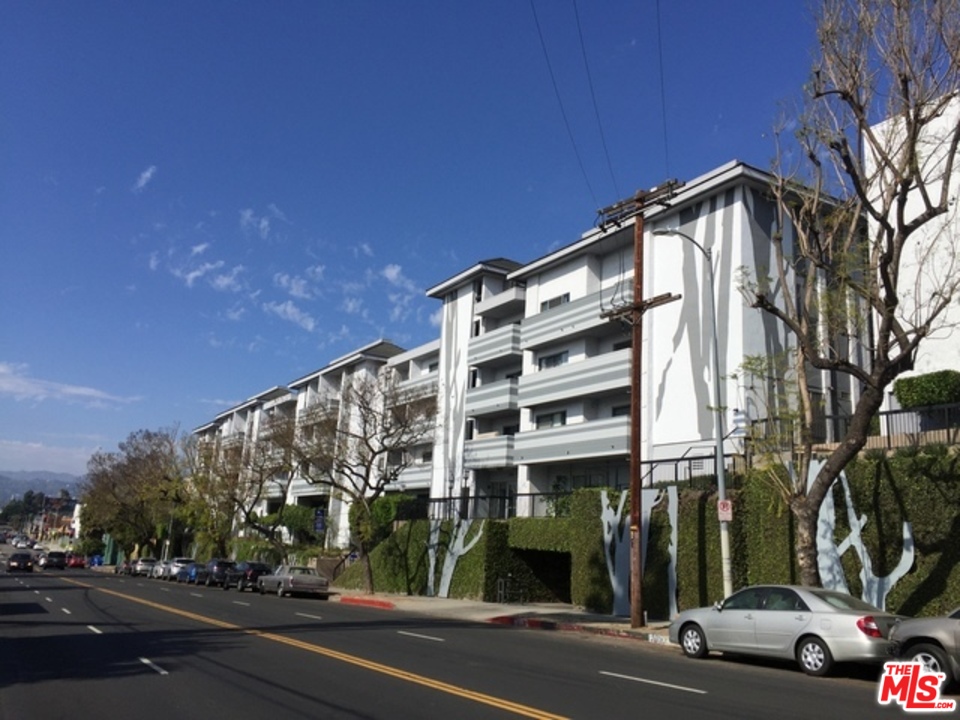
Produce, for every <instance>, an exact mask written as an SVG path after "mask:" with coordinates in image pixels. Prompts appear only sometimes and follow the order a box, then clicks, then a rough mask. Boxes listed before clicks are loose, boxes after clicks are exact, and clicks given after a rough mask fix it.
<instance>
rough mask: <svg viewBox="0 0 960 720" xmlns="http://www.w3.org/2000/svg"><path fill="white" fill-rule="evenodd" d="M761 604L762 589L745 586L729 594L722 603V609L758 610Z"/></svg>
mask: <svg viewBox="0 0 960 720" xmlns="http://www.w3.org/2000/svg"><path fill="white" fill-rule="evenodd" d="M762 604H763V590H761V589H759V588H747V589H746V590H741V591H740V592H738V593H737V594H736V595H731V596H730V597H728V598H727V600H726V602H724V603H723V609H724V610H759V609H760V606H761V605H762Z"/></svg>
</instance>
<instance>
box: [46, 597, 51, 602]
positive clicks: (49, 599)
mask: <svg viewBox="0 0 960 720" xmlns="http://www.w3.org/2000/svg"><path fill="white" fill-rule="evenodd" d="M44 600H46V601H47V602H53V598H51V597H45V598H44Z"/></svg>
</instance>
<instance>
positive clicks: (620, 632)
mask: <svg viewBox="0 0 960 720" xmlns="http://www.w3.org/2000/svg"><path fill="white" fill-rule="evenodd" d="M487 622H491V623H496V624H498V625H510V626H512V627H524V628H531V629H534V630H560V631H567V632H581V633H591V634H593V635H606V636H609V637H617V638H625V639H629V640H642V641H644V642H651V643H656V644H658V645H669V644H670V641H669V640H668V639H667V637H666V636H664V635H663V634H661V633H656V632H647V631H643V630H626V629H620V628H609V627H597V626H593V625H586V624H583V623H569V622H556V621H554V620H546V619H544V618H540V617H522V616H518V615H500V616H497V617H493V618H490V619H489V620H488V621H487Z"/></svg>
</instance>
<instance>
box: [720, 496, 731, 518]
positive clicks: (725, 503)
mask: <svg viewBox="0 0 960 720" xmlns="http://www.w3.org/2000/svg"><path fill="white" fill-rule="evenodd" d="M717 518H718V519H719V520H720V522H733V503H732V502H731V501H730V500H717Z"/></svg>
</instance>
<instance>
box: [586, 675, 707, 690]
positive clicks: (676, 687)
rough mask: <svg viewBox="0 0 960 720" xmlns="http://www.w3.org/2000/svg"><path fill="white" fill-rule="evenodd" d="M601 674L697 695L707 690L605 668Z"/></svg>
mask: <svg viewBox="0 0 960 720" xmlns="http://www.w3.org/2000/svg"><path fill="white" fill-rule="evenodd" d="M600 674H601V675H607V676H608V677H615V678H620V679H621V680H632V681H633V682H638V683H645V684H646V685H657V686H658V687H664V688H669V689H671V690H681V691H683V692H688V693H694V694H696V695H706V694H707V691H706V690H699V689H698V688H692V687H685V686H683V685H673V684H671V683H665V682H658V681H657V680H647V679H646V678H638V677H633V676H632V675H621V674H620V673H614V672H606V671H604V670H601V671H600Z"/></svg>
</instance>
